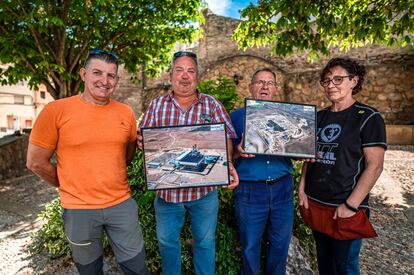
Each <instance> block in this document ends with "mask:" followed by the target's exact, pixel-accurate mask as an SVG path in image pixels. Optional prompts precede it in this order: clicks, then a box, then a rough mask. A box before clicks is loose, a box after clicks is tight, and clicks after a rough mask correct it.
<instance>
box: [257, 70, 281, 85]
mask: <svg viewBox="0 0 414 275" xmlns="http://www.w3.org/2000/svg"><path fill="white" fill-rule="evenodd" d="M261 72H268V73H271V74H272V75H273V77H274V78H275V81H276V74H275V72H274V71H273V70H272V69H270V68H259V69H257V70H256V71H255V72H254V73H253V76H252V83H253V82H255V81H256V75H257V74H258V73H261Z"/></svg>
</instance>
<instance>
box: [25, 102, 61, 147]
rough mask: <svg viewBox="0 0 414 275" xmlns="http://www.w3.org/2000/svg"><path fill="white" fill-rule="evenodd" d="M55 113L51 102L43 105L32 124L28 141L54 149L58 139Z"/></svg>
mask: <svg viewBox="0 0 414 275" xmlns="http://www.w3.org/2000/svg"><path fill="white" fill-rule="evenodd" d="M57 115H58V114H57V110H56V108H55V106H54V105H53V102H52V103H49V104H48V105H46V106H45V108H44V109H43V110H42V111H41V112H40V114H39V116H38V117H37V119H36V121H35V123H34V125H33V129H32V131H31V133H30V139H29V141H30V143H32V144H34V145H37V146H40V147H42V148H45V149H49V150H55V149H56V145H57V142H58V139H59V129H58V127H57Z"/></svg>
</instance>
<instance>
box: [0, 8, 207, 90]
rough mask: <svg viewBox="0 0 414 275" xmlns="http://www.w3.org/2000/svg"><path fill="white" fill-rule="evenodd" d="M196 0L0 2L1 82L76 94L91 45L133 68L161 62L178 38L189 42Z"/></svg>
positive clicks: (151, 68) (151, 69) (150, 69)
mask: <svg viewBox="0 0 414 275" xmlns="http://www.w3.org/2000/svg"><path fill="white" fill-rule="evenodd" d="M202 5H203V4H201V1H200V0H164V1H157V0H149V1H146V0H138V1H131V0H52V1H46V0H25V1H23V0H3V1H0V63H3V64H9V65H10V66H8V68H7V69H3V70H1V69H0V83H1V84H15V83H17V82H18V81H21V80H28V83H29V85H30V86H31V87H36V86H37V85H38V84H40V83H42V84H44V85H45V86H46V88H47V91H48V92H49V93H50V94H51V95H52V96H53V97H54V98H63V97H67V96H70V95H73V94H76V93H78V91H79V89H80V85H81V79H80V77H79V75H78V72H79V69H80V68H81V66H82V62H83V61H84V58H85V57H86V55H87V53H88V51H89V49H91V48H99V49H103V50H107V51H111V52H114V53H116V54H117V55H118V56H119V57H120V62H121V63H122V64H124V66H125V68H126V69H127V70H128V71H129V72H131V73H135V72H137V71H138V70H140V69H141V66H142V65H145V72H146V74H147V75H155V74H156V73H157V71H158V70H159V69H160V68H161V67H162V66H165V65H166V63H167V62H168V60H169V58H170V52H171V51H172V49H173V48H174V45H175V43H176V42H177V41H180V42H184V43H188V42H190V41H192V40H193V39H194V38H195V37H196V35H197V34H198V31H199V30H198V27H197V26H196V24H195V23H196V22H200V21H201V20H202V19H203V16H202V13H201V8H202Z"/></svg>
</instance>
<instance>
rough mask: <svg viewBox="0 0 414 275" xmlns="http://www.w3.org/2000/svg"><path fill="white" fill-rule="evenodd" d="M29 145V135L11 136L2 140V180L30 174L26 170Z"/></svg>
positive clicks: (0, 142)
mask: <svg viewBox="0 0 414 275" xmlns="http://www.w3.org/2000/svg"><path fill="white" fill-rule="evenodd" d="M28 143H29V136H28V135H22V136H14V135H11V136H5V137H3V138H2V139H0V180H4V179H8V178H14V177H20V176H23V175H25V174H28V173H29V170H28V169H26V154H27V146H28Z"/></svg>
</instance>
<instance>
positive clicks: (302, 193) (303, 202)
mask: <svg viewBox="0 0 414 275" xmlns="http://www.w3.org/2000/svg"><path fill="white" fill-rule="evenodd" d="M298 193H299V205H300V206H303V207H305V209H308V208H309V205H308V196H307V195H306V193H305V184H302V182H301V183H300V184H299V189H298Z"/></svg>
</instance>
